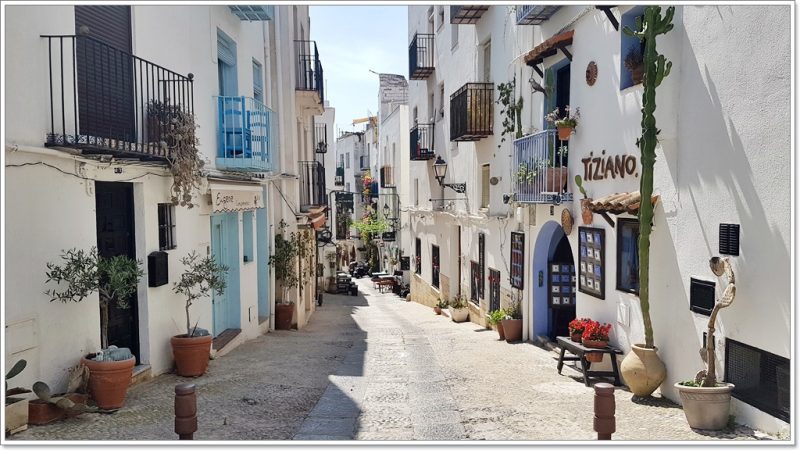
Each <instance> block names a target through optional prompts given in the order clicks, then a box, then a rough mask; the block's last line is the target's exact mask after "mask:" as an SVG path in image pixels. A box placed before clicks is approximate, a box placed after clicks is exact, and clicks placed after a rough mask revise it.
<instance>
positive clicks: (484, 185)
mask: <svg viewBox="0 0 800 450" xmlns="http://www.w3.org/2000/svg"><path fill="white" fill-rule="evenodd" d="M489 175H490V172H489V164H484V165H483V166H481V180H482V181H481V208H488V207H489Z"/></svg>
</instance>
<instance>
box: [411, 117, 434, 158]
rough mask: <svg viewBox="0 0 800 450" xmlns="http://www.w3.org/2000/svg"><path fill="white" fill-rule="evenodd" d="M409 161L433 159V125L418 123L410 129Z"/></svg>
mask: <svg viewBox="0 0 800 450" xmlns="http://www.w3.org/2000/svg"><path fill="white" fill-rule="evenodd" d="M409 143H410V147H411V161H427V160H429V159H433V158H434V157H435V156H436V155H434V154H433V124H432V123H420V124H417V125H415V126H414V128H412V129H411V140H410V141H409Z"/></svg>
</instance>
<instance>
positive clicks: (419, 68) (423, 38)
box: [408, 33, 434, 80]
mask: <svg viewBox="0 0 800 450" xmlns="http://www.w3.org/2000/svg"><path fill="white" fill-rule="evenodd" d="M433 40H434V35H433V34H420V33H415V34H414V39H412V40H411V45H409V46H408V78H410V79H412V80H424V79H426V78H428V77H429V76H430V75H431V74H432V73H433V71H434V67H433V55H434V48H433Z"/></svg>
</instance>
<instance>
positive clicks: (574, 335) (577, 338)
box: [569, 333, 581, 342]
mask: <svg viewBox="0 0 800 450" xmlns="http://www.w3.org/2000/svg"><path fill="white" fill-rule="evenodd" d="M569 338H570V339H572V342H581V333H572V334H570V335H569Z"/></svg>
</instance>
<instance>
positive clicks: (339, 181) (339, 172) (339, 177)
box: [333, 166, 344, 186]
mask: <svg viewBox="0 0 800 450" xmlns="http://www.w3.org/2000/svg"><path fill="white" fill-rule="evenodd" d="M333 185H334V186H344V166H339V167H337V168H336V175H335V176H334V177H333Z"/></svg>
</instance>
